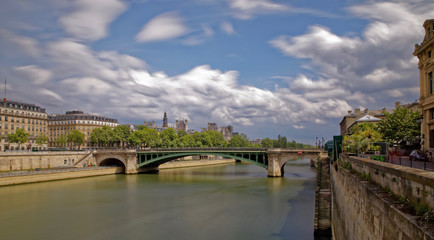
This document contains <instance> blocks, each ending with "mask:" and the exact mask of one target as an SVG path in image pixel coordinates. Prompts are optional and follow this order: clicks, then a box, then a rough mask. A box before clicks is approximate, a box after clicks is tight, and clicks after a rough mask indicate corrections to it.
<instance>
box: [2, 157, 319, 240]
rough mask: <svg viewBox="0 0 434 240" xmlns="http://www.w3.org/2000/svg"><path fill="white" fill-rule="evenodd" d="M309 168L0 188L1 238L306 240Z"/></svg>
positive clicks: (189, 171)
mask: <svg viewBox="0 0 434 240" xmlns="http://www.w3.org/2000/svg"><path fill="white" fill-rule="evenodd" d="M314 190H315V171H314V169H311V168H310V167H309V161H308V160H297V161H294V162H289V163H287V164H286V166H285V176H284V177H282V178H268V177H267V172H266V170H265V169H263V168H260V167H257V166H255V165H250V164H241V163H237V164H228V165H217V166H208V167H196V168H182V169H173V170H162V171H160V172H159V173H158V174H140V175H128V176H127V175H109V176H101V177H90V178H81V179H71V180H63V181H53V182H45V183H33V184H24V185H17V186H8V187H0V239H2V240H9V239H11V240H12V239H55V240H69V239H89V240H90V239H92V240H99V239H181V240H182V239H207V240H208V239H210V240H212V239H216V240H217V239H218V240H221V239H225V240H226V239H249V240H253V239H297V240H298V239H301V240H305V239H306V240H309V239H313V218H314V198H315V195H314Z"/></svg>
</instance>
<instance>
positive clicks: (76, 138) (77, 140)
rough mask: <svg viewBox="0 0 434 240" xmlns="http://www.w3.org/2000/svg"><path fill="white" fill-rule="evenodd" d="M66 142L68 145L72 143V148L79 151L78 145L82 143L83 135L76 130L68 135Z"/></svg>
mask: <svg viewBox="0 0 434 240" xmlns="http://www.w3.org/2000/svg"><path fill="white" fill-rule="evenodd" d="M67 140H68V142H69V143H72V146H73V147H74V148H75V147H76V146H78V148H79V149H80V145H82V144H83V143H84V134H83V133H81V132H80V131H78V130H77V129H76V130H74V131H72V132H70V133H69V134H68V136H67Z"/></svg>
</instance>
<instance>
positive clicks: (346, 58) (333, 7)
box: [0, 0, 434, 144]
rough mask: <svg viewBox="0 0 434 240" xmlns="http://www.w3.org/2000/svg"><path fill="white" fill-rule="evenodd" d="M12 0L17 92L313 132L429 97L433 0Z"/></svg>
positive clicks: (46, 101) (70, 104) (294, 133)
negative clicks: (426, 60)
mask: <svg viewBox="0 0 434 240" xmlns="http://www.w3.org/2000/svg"><path fill="white" fill-rule="evenodd" d="M0 1H1V4H2V8H1V9H0V52H1V55H0V74H1V75H0V76H1V79H4V77H7V82H8V86H7V88H8V90H7V97H8V99H13V100H20V101H25V102H32V103H35V104H37V105H39V106H41V107H44V108H46V109H47V112H48V113H64V112H66V111H69V110H72V109H78V110H82V111H84V112H88V113H98V114H101V115H105V116H107V117H112V118H116V119H118V121H119V122H120V123H131V124H143V121H153V120H155V121H156V122H157V123H159V122H160V121H162V116H163V113H164V111H165V110H167V112H168V114H169V119H172V120H174V119H188V120H189V128H191V129H195V130H198V129H200V127H203V125H204V124H206V123H208V122H216V123H218V124H219V126H227V125H232V126H234V128H235V129H236V130H237V131H238V132H240V133H245V134H247V136H248V137H249V138H250V139H256V138H265V137H270V138H277V135H278V134H281V135H282V136H286V137H287V138H288V140H291V141H292V140H295V141H297V142H304V143H311V144H313V143H314V142H315V138H316V137H319V138H322V137H324V138H325V139H331V138H332V136H333V135H338V134H339V122H340V121H341V120H342V117H343V116H344V115H345V114H346V113H347V111H348V110H351V109H354V108H362V109H363V108H368V109H372V110H374V109H382V108H385V107H386V108H393V107H394V104H395V101H401V102H402V103H403V104H404V103H410V102H414V101H416V100H418V98H419V72H418V67H417V63H418V60H417V58H416V57H414V56H413V55H412V53H413V51H414V45H415V44H416V43H421V42H422V40H423V37H424V29H423V27H422V24H423V22H424V21H425V20H426V19H432V18H434V2H433V1H432V0H391V1H381V0H377V1H373V0H364V1H362V0H329V1H322V0H313V1H300V0H293V1H283V0H184V1H173V0H172V1H171V0H128V1H122V0H38V1H32V0H14V1H5V0H0ZM2 92H3V91H2ZM3 95H4V93H3Z"/></svg>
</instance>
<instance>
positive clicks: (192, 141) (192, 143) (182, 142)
mask: <svg viewBox="0 0 434 240" xmlns="http://www.w3.org/2000/svg"><path fill="white" fill-rule="evenodd" d="M201 145H202V144H201V142H200V140H199V141H197V140H196V138H195V136H194V135H184V136H182V137H180V138H179V146H180V147H183V148H187V147H200V146H201Z"/></svg>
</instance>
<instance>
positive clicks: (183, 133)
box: [178, 130, 187, 138]
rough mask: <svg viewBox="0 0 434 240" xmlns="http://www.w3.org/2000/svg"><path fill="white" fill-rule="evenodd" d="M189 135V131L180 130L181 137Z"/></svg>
mask: <svg viewBox="0 0 434 240" xmlns="http://www.w3.org/2000/svg"><path fill="white" fill-rule="evenodd" d="M186 135H187V132H186V131H184V130H178V137H179V138H181V137H183V136H186Z"/></svg>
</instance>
